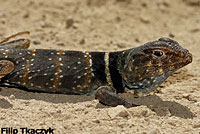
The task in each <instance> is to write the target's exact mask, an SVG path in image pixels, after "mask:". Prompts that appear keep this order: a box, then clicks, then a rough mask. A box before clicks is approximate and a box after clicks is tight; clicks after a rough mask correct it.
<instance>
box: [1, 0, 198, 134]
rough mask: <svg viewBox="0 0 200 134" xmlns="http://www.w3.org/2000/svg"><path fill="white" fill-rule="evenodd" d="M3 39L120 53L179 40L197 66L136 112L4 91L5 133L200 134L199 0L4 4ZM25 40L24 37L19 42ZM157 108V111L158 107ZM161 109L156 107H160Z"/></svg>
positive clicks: (81, 99)
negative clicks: (25, 129)
mask: <svg viewBox="0 0 200 134" xmlns="http://www.w3.org/2000/svg"><path fill="white" fill-rule="evenodd" d="M0 3H1V4H0V29H1V30H0V38H1V39H4V37H6V36H8V35H11V34H14V33H16V32H19V31H27V30H28V31H30V32H31V34H30V35H24V36H22V37H25V38H29V39H31V41H32V42H31V48H52V49H53V48H54V49H68V50H90V51H115V50H122V49H126V48H132V47H136V46H139V45H142V44H144V43H146V42H148V41H152V40H156V39H158V38H160V37H163V36H164V37H170V38H172V39H175V40H177V41H178V42H179V43H180V44H181V45H182V46H183V47H184V48H187V49H188V50H189V51H190V52H191V53H192V54H193V58H194V60H193V63H192V64H190V65H188V66H186V67H185V68H183V69H181V70H180V71H178V72H177V73H176V74H175V75H173V76H171V77H170V78H169V79H168V80H167V81H166V82H165V83H164V84H162V86H161V87H160V88H161V91H160V92H159V93H156V94H155V95H153V96H149V97H142V98H133V97H132V96H131V95H130V94H122V96H124V97H125V98H127V99H128V100H130V101H131V102H137V103H139V104H142V106H139V107H133V108H129V109H127V108H124V107H123V106H117V107H105V106H102V105H101V104H99V103H98V101H97V100H94V96H91V97H88V96H70V95H61V94H46V93H32V92H26V91H21V90H19V89H14V88H1V91H0V128H2V127H13V128H18V129H19V128H21V127H28V128H34V129H39V128H44V129H48V128H49V127H50V128H52V129H55V133H56V134H64V133H66V134H69V133H74V134H76V133H83V134H89V133H91V134H106V133H116V134H121V133H122V134H126V133H127V134H128V133H132V134H133V133H138V134H174V133H175V134H200V73H199V72H200V53H199V52H200V48H199V45H200V0H154V1H147V0H109V1H108V0H37V1H36V0H0ZM20 38H21V37H20ZM152 105H153V106H154V107H153V106H152ZM155 106H156V107H155Z"/></svg>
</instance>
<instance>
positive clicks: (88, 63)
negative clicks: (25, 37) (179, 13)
mask: <svg viewBox="0 0 200 134" xmlns="http://www.w3.org/2000/svg"><path fill="white" fill-rule="evenodd" d="M11 44H12V47H10V46H11ZM13 44H14V45H16V44H17V47H16V48H17V49H15V48H13ZM5 46H6V47H5ZM24 46H25V43H22V44H21V48H20V49H19V42H18V41H17V43H16V42H14V43H13V42H11V43H10V42H9V43H7V44H6V45H4V47H0V61H1V62H0V75H1V85H8V86H9V85H10V86H14V87H18V88H20V87H22V88H25V89H27V90H31V91H38V92H49V93H63V94H88V95H90V94H95V96H96V98H97V99H98V100H99V101H100V102H102V103H104V104H106V105H110V106H116V105H124V106H125V107H131V106H137V105H136V104H130V103H129V102H128V101H126V100H125V99H123V98H121V97H120V96H119V95H118V94H117V93H123V92H130V93H134V94H135V95H137V96H145V95H149V94H152V93H154V92H155V91H156V88H157V87H158V86H159V85H160V84H162V83H163V82H164V81H165V80H166V79H167V78H168V77H169V76H170V75H171V74H172V73H173V72H174V71H176V70H178V69H179V68H182V67H183V66H185V65H187V64H189V63H191V62H192V55H191V54H190V53H189V52H188V50H186V49H183V48H182V47H181V46H180V45H179V44H178V42H176V41H174V40H171V39H169V38H160V39H159V40H156V41H153V42H149V43H146V44H144V45H142V46H139V47H137V48H132V49H128V50H124V51H118V52H87V51H86V52H85V51H64V50H51V49H26V47H24ZM26 46H27V42H26Z"/></svg>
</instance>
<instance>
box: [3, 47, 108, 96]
mask: <svg viewBox="0 0 200 134" xmlns="http://www.w3.org/2000/svg"><path fill="white" fill-rule="evenodd" d="M103 55H104V53H101V52H93V53H91V54H90V53H89V52H84V51H82V52H81V51H62V50H47V49H0V60H4V59H6V60H10V61H12V62H13V63H14V64H15V68H14V70H13V71H12V72H11V73H10V74H8V75H6V76H5V77H4V78H3V79H2V80H1V81H2V82H3V83H6V84H7V85H13V86H17V87H20V86H21V87H25V88H27V89H29V90H34V91H44V92H55V93H66V94H87V93H88V94H90V93H92V92H93V91H94V89H96V88H97V87H99V86H100V85H103V83H104V82H103V81H104V78H103V76H102V74H103V73H104V70H102V71H101V64H102V65H103V64H104V60H103ZM93 58H96V61H95V60H93ZM98 59H99V60H98ZM101 59H102V60H101ZM97 60H98V61H97ZM94 64H95V65H96V68H94ZM98 69H100V72H99V73H102V74H99V73H97V72H96V70H98ZM103 69H104V68H103ZM95 75H96V77H94V76H95ZM98 76H99V77H102V78H103V79H102V80H99V79H97V78H98ZM100 79H101V78H100Z"/></svg>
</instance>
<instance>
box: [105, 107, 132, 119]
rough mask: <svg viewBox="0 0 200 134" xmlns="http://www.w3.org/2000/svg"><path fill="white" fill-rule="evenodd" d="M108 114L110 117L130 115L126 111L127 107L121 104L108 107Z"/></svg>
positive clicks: (126, 116)
mask: <svg viewBox="0 0 200 134" xmlns="http://www.w3.org/2000/svg"><path fill="white" fill-rule="evenodd" d="M108 115H109V116H110V117H111V118H116V117H122V118H128V117H129V116H130V113H129V112H128V111H127V108H125V107H124V106H122V105H119V106H117V107H114V108H111V109H109V111H108Z"/></svg>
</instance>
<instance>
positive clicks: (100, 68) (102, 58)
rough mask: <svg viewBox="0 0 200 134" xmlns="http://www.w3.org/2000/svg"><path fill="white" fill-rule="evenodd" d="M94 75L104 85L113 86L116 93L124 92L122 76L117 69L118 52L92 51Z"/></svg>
mask: <svg viewBox="0 0 200 134" xmlns="http://www.w3.org/2000/svg"><path fill="white" fill-rule="evenodd" d="M91 55H92V60H93V66H92V67H93V70H94V74H95V77H96V78H97V79H98V80H99V81H101V82H102V83H103V84H104V85H105V84H106V85H108V86H110V87H113V88H114V90H115V92H116V93H122V92H124V84H123V83H122V77H121V75H120V73H119V71H118V55H119V52H110V53H109V52H92V53H91Z"/></svg>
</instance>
